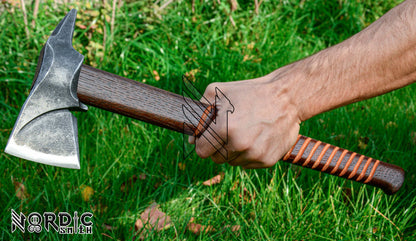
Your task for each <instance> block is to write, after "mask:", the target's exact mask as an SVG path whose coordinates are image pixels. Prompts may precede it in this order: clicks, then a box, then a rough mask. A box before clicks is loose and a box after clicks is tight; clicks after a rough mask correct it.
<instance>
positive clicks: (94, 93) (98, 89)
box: [77, 65, 404, 194]
mask: <svg viewBox="0 0 416 241" xmlns="http://www.w3.org/2000/svg"><path fill="white" fill-rule="evenodd" d="M77 93H78V97H79V99H80V101H81V102H83V103H84V104H87V105H92V106H96V107H99V108H101V109H104V110H108V111H111V112H114V113H118V114H121V115H125V116H128V117H132V118H135V119H138V120H142V121H145V122H148V123H151V124H155V125H158V126H161V127H164V128H168V129H171V130H174V131H177V132H181V133H185V134H187V135H200V134H201V133H202V132H203V130H204V127H206V126H207V125H209V123H210V121H212V119H213V118H215V110H211V109H214V108H211V107H210V106H208V105H206V104H203V103H201V102H199V101H195V100H192V99H189V98H186V97H183V96H180V95H177V94H174V93H171V92H168V91H165V90H162V89H158V88H156V87H153V86H150V85H146V84H143V83H140V82H137V81H134V80H130V79H127V78H124V77H120V76H117V75H115V74H111V73H108V72H105V71H102V70H98V69H95V68H93V67H90V66H87V65H83V66H82V69H81V73H80V76H79V80H78V92H77ZM184 106H186V108H189V109H192V110H193V111H194V112H195V117H194V118H191V119H189V114H188V117H187V116H186V114H185V113H184V110H183V108H184ZM283 160H284V161H286V162H289V163H292V164H296V165H301V166H303V167H307V168H312V169H315V170H318V171H322V172H326V173H329V174H332V175H335V176H339V177H343V178H348V179H351V180H353V181H357V182H362V183H365V184H368V185H371V186H375V187H379V188H381V189H382V190H383V191H384V192H385V193H387V194H393V193H395V192H397V191H398V190H399V188H400V187H401V185H402V183H403V181H404V171H403V169H402V168H400V167H398V166H395V165H392V164H388V163H384V162H381V161H379V160H374V159H372V158H369V157H366V156H363V155H360V154H357V153H355V152H351V151H348V150H345V149H342V148H339V147H335V146H332V145H330V144H326V143H322V142H320V141H317V140H314V139H311V138H309V137H305V136H299V138H298V140H297V141H296V144H295V145H294V146H293V147H292V149H291V150H290V151H289V152H288V153H287V154H286V155H285V156H284V158H283Z"/></svg>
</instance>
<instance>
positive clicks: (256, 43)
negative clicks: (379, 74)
mask: <svg viewBox="0 0 416 241" xmlns="http://www.w3.org/2000/svg"><path fill="white" fill-rule="evenodd" d="M231 2H234V1H231ZM256 2H257V4H258V3H260V2H261V4H260V5H259V6H257V7H256V6H255V5H256V4H255V3H256ZM399 2H400V1H380V0H375V1H324V0H317V1H267V0H265V1H254V0H253V1H248V0H246V1H242V0H239V1H238V5H236V6H237V7H236V9H235V10H233V9H234V8H233V7H232V6H233V5H232V4H230V2H228V1H224V0H221V1H219V0H214V1H206V0H201V1H200V0H195V1H169V0H168V1H149V0H143V1H105V0H104V1H92V0H91V1H78V2H74V3H72V2H71V3H68V1H37V0H36V1H33V2H32V1H14V0H2V1H1V3H0V26H2V28H1V31H0V63H2V64H1V66H0V90H1V95H0V106H1V115H0V116H1V126H0V146H1V148H3V149H4V147H5V145H6V143H7V139H8V136H9V134H10V132H11V130H12V127H13V124H14V122H15V120H16V118H17V115H18V113H19V110H20V107H21V105H22V104H23V102H24V100H25V98H26V96H27V95H28V93H29V88H30V86H31V83H32V79H33V76H34V73H35V70H36V64H37V58H38V55H39V52H40V50H41V48H42V46H43V44H44V43H45V41H46V40H47V38H48V36H49V35H50V33H51V31H52V30H53V29H54V28H55V26H56V25H57V23H58V22H59V21H60V19H61V18H63V17H64V16H65V14H66V13H67V12H68V11H69V9H71V8H76V9H77V10H78V19H77V23H76V29H75V34H74V39H73V45H74V48H75V49H76V50H77V51H79V52H80V53H82V54H83V55H84V56H85V63H86V64H89V65H92V66H94V67H97V68H100V69H103V70H106V71H109V72H112V73H115V74H118V75H121V76H125V77H128V78H130V79H134V80H137V81H141V82H145V83H147V84H150V85H153V86H156V87H159V88H163V89H165V90H169V91H173V92H176V93H179V94H180V93H181V77H182V75H184V74H186V75H188V76H191V78H192V79H193V80H194V84H195V85H196V86H197V87H198V88H199V89H200V90H201V91H203V90H204V88H205V87H206V86H207V85H208V84H209V83H211V82H215V81H234V80H242V79H249V78H255V77H259V76H262V75H265V74H267V73H269V72H271V71H273V70H275V69H277V68H279V67H281V66H283V65H286V64H288V63H290V62H293V61H296V60H299V59H301V58H304V57H307V56H309V55H311V54H313V53H316V52H317V51H319V50H321V49H324V48H327V47H329V46H331V45H334V44H337V43H339V42H341V41H342V40H344V39H346V38H348V37H350V36H351V35H353V34H355V33H357V32H359V31H360V30H361V29H363V28H365V27H366V26H368V25H369V24H370V23H372V22H373V21H375V20H376V19H377V18H379V17H380V16H382V15H383V14H384V13H385V12H387V11H388V10H389V9H391V8H392V7H394V6H395V5H397V4H398V3H399ZM23 3H25V4H23ZM415 90H416V86H415V85H412V86H409V87H406V88H403V89H400V90H397V91H394V92H392V93H389V94H386V95H383V96H380V97H377V98H374V99H371V100H367V101H363V102H360V103H355V104H352V105H349V106H346V107H343V108H339V109H336V110H333V111H331V112H328V113H324V114H321V115H319V116H316V117H314V118H312V119H310V120H308V121H306V122H304V123H302V127H301V134H304V135H308V136H311V137H313V138H316V139H320V140H322V141H325V142H328V143H331V144H334V145H338V146H341V147H343V148H347V149H350V150H352V151H356V152H359V153H362V154H365V155H368V156H372V157H374V158H377V159H380V160H382V161H385V162H390V163H393V164H396V165H399V166H401V167H403V168H404V169H405V171H406V180H405V183H404V185H403V187H402V189H401V190H400V191H399V192H398V193H397V194H395V195H393V196H387V195H385V194H383V192H382V191H381V190H378V189H375V188H372V187H367V186H364V185H361V184H356V183H352V182H351V181H346V180H344V179H340V178H336V177H332V176H329V175H325V174H321V173H318V172H315V171H311V170H306V169H301V168H299V167H295V166H290V165H288V164H287V163H281V162H279V163H277V164H276V165H275V166H274V167H272V168H269V169H265V170H248V171H244V170H242V169H241V168H239V167H230V166H226V165H216V164H214V163H212V162H211V161H210V160H202V159H199V158H198V157H197V156H196V155H191V157H189V158H188V159H183V153H182V152H183V147H182V145H183V137H182V135H181V134H178V133H173V132H171V131H168V130H163V129H161V128H158V127H154V126H152V125H149V124H146V123H142V122H139V121H135V120H132V119H128V118H125V117H122V116H119V115H115V114H112V113H109V112H105V111H102V110H99V109H96V108H93V107H90V109H89V111H88V112H87V113H76V116H77V118H78V125H79V127H78V128H79V142H80V152H81V153H80V157H81V170H68V169H62V168H55V167H50V166H45V165H41V164H37V163H33V162H28V161H24V160H21V159H18V158H15V157H12V156H10V155H6V154H5V153H4V152H1V153H0V192H1V193H0V205H1V206H3V209H2V210H1V211H0V239H1V240H21V239H25V240H31V239H44V238H48V239H52V240H63V239H71V240H72V239H74V238H76V239H82V240H83V239H86V240H90V239H94V240H108V239H109V240H111V239H114V240H131V239H132V238H133V237H134V236H135V229H134V224H135V222H136V220H137V219H138V218H139V216H140V214H141V213H142V212H143V211H144V210H145V209H146V208H147V207H148V206H149V205H150V204H151V203H153V202H157V203H158V204H160V209H161V210H162V211H163V212H165V213H166V214H167V215H169V216H170V217H171V219H172V222H173V225H172V227H170V228H167V229H165V230H162V231H159V232H157V231H155V230H150V231H149V230H142V232H143V233H146V235H148V236H147V238H148V239H152V240H153V239H160V240H164V239H179V240H184V239H186V240H217V239H221V240H230V239H243V240H263V239H266V240H267V239H268V240H276V239H284V240H364V239H367V240H414V239H415V238H416V191H415V190H416V189H415V181H416V174H415V173H414V172H412V171H414V170H416V162H415V154H416V151H415V150H416V125H415V117H416V110H415V101H416V97H415V94H414V92H415ZM221 172H223V173H224V179H223V180H222V182H221V184H219V185H214V186H211V187H207V186H204V185H202V184H201V183H202V182H203V181H205V180H207V179H209V178H211V177H213V176H215V175H217V174H219V173H221ZM11 209H14V210H16V211H18V212H23V213H25V214H26V215H27V214H29V213H31V212H34V211H36V212H40V213H42V212H45V211H49V212H55V213H58V212H60V211H61V212H65V211H66V212H69V213H73V212H74V211H78V212H79V213H81V212H86V211H90V212H92V213H93V214H94V219H93V222H94V229H93V231H94V234H93V236H94V237H91V236H81V235H77V236H76V237H74V236H73V235H69V236H63V235H59V234H56V233H53V232H51V233H47V232H45V231H43V232H42V233H41V234H40V235H33V234H29V233H27V232H26V233H25V234H22V233H21V232H20V231H19V230H17V231H16V232H15V233H11V230H10V222H11V220H10V210H11ZM191 218H193V220H195V221H194V222H197V223H199V224H202V225H207V226H208V225H210V226H212V227H213V228H214V229H213V230H211V231H209V232H207V233H205V232H202V233H201V234H199V235H197V234H194V233H193V232H191V231H189V229H188V228H187V226H188V224H189V222H190V220H191ZM227 225H239V226H240V230H239V231H233V230H231V229H230V228H224V227H227Z"/></svg>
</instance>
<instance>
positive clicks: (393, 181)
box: [283, 135, 404, 195]
mask: <svg viewBox="0 0 416 241" xmlns="http://www.w3.org/2000/svg"><path fill="white" fill-rule="evenodd" d="M283 161H285V162H289V163H292V164H295V165H299V166H303V167H307V168H311V169H314V170H317V171H321V172H326V173H329V174H331V175H334V176H338V177H343V178H347V179H350V180H353V181H356V182H362V183H364V184H368V185H371V186H374V187H379V188H381V189H382V190H383V191H384V192H385V193H386V194H389V195H390V194H394V193H396V192H397V191H398V190H399V189H400V187H401V186H402V184H403V181H404V170H403V169H402V168H401V167H398V166H396V165H393V164H389V163H385V162H382V161H379V160H375V159H373V158H371V157H366V156H364V155H360V154H358V153H356V152H351V151H348V150H346V149H342V148H339V147H336V146H333V145H330V144H327V143H323V142H321V141H318V140H314V139H312V138H310V137H306V136H302V135H299V136H298V139H297V141H296V144H295V145H294V146H293V147H292V148H291V149H290V150H289V152H288V153H287V154H286V155H285V156H284V157H283Z"/></svg>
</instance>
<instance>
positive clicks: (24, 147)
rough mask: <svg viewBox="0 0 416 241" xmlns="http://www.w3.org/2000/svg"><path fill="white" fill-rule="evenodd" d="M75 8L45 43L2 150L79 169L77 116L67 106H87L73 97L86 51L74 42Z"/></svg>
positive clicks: (81, 108) (21, 156)
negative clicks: (31, 82)
mask: <svg viewBox="0 0 416 241" xmlns="http://www.w3.org/2000/svg"><path fill="white" fill-rule="evenodd" d="M76 14H77V12H76V10H75V9H72V10H71V11H70V12H69V13H68V14H67V15H66V16H65V17H64V18H63V19H62V20H61V22H60V23H59V24H58V26H57V27H56V28H55V30H54V31H53V32H52V34H51V36H50V37H49V39H48V40H47V41H46V43H45V45H44V46H43V48H42V50H41V53H40V57H39V61H38V66H37V70H36V74H35V78H34V81H33V85H32V88H31V91H30V94H29V96H28V97H27V99H26V101H25V103H24V104H23V107H22V109H21V110H20V113H19V115H18V117H17V121H16V123H15V125H14V128H13V130H12V133H11V135H10V138H9V140H8V142H7V146H6V148H5V152H6V153H8V154H11V155H14V156H17V157H20V158H24V159H27V160H31V161H35V162H40V163H44V164H48V165H53V166H60V167H66V168H76V169H79V168H80V163H79V149H78V131H77V120H76V118H75V117H74V116H73V115H72V113H71V112H70V110H87V107H86V106H85V105H84V104H82V103H80V101H79V100H78V97H77V86H78V77H79V73H80V70H81V65H82V62H83V60H84V56H82V55H81V54H80V53H78V52H77V51H75V49H74V48H73V47H72V36H73V33H74V26H75V19H76Z"/></svg>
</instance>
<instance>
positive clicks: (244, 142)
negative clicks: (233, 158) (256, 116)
mask: <svg viewBox="0 0 416 241" xmlns="http://www.w3.org/2000/svg"><path fill="white" fill-rule="evenodd" d="M232 146H233V147H234V151H237V152H243V151H247V150H248V149H249V148H250V146H251V142H250V141H249V140H248V139H247V138H241V137H237V136H234V138H232Z"/></svg>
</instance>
